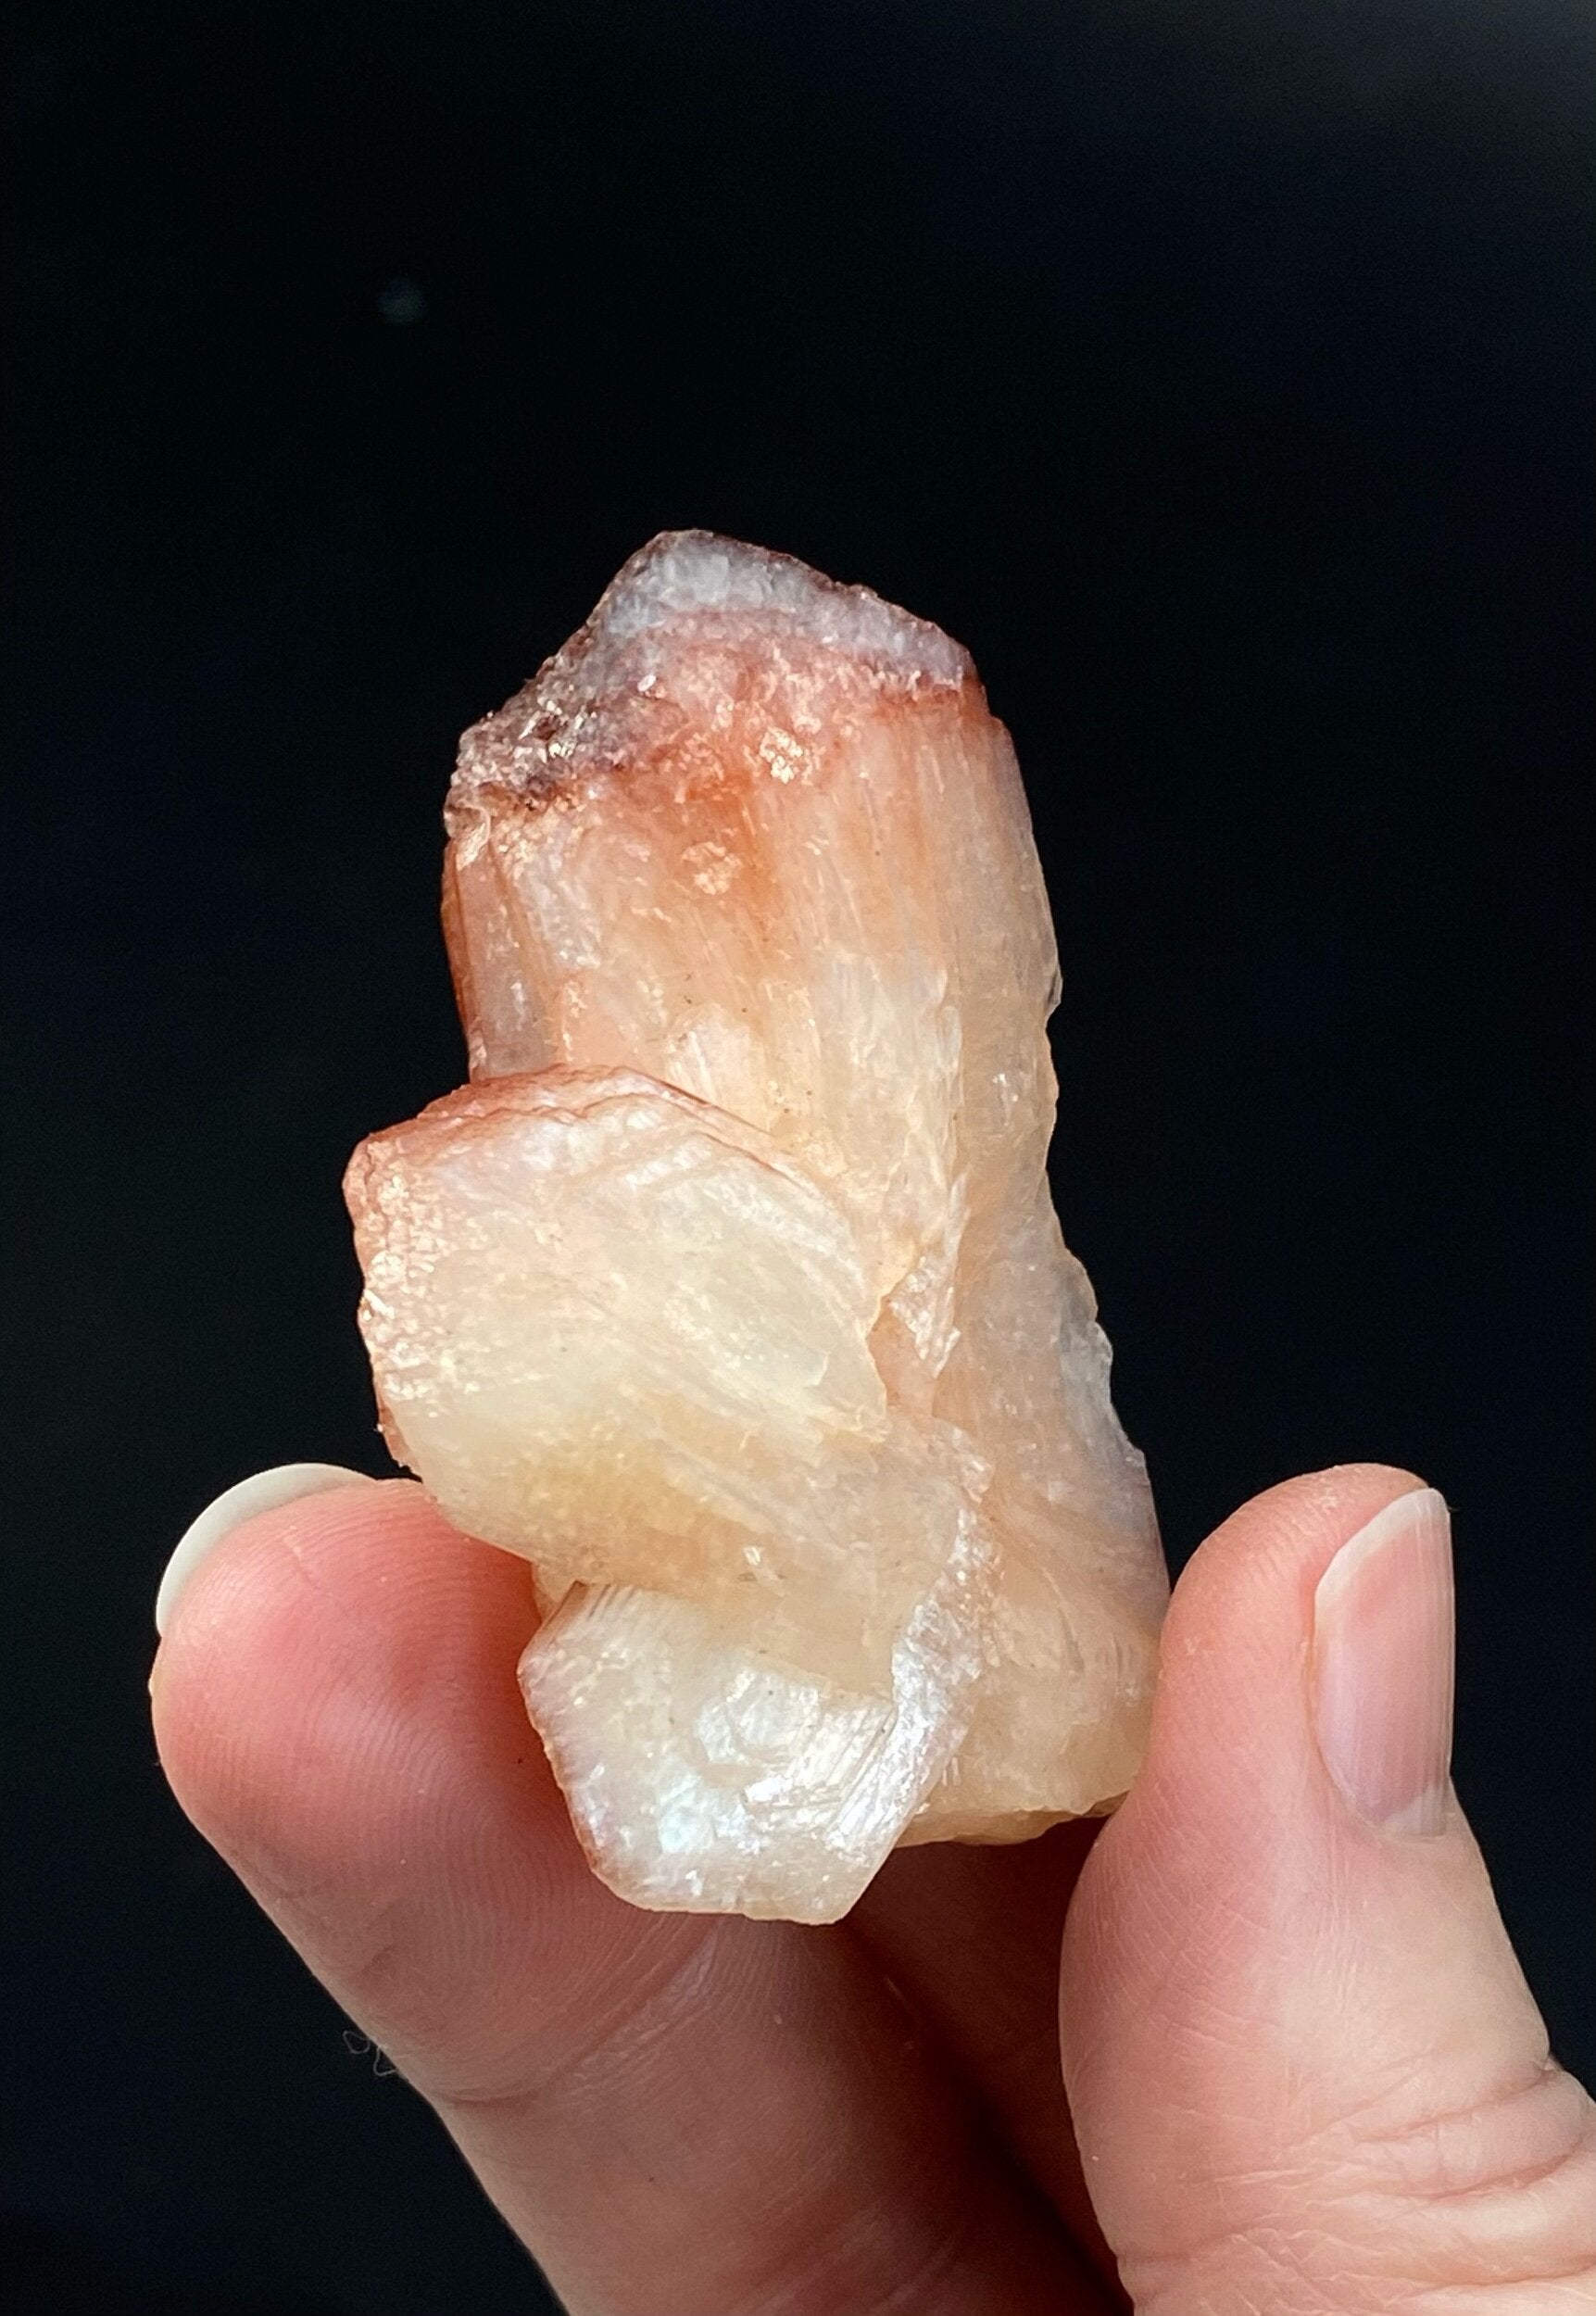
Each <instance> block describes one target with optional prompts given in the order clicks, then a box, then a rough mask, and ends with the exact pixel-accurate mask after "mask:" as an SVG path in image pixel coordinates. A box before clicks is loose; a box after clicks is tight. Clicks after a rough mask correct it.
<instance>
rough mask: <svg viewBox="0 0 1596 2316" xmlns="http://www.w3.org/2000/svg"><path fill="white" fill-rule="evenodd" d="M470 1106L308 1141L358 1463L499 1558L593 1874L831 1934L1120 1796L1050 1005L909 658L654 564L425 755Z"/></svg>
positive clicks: (628, 574) (950, 690)
mask: <svg viewBox="0 0 1596 2316" xmlns="http://www.w3.org/2000/svg"><path fill="white" fill-rule="evenodd" d="M446 822H447V827H448V834H449V847H448V857H447V863H446V877H445V904H444V914H445V925H446V932H447V936H448V942H449V949H450V954H451V959H452V962H453V966H454V973H455V980H456V986H457V988H458V990H459V999H460V1006H461V1011H462V1013H463V1015H464V1018H465V1025H466V1031H467V1037H468V1039H469V1044H470V1052H471V1084H470V1086H468V1087H466V1088H464V1089H462V1090H461V1091H459V1092H458V1093H455V1094H451V1095H448V1096H447V1097H446V1099H445V1100H443V1101H438V1102H435V1103H434V1104H433V1106H432V1107H431V1108H430V1109H428V1110H426V1111H424V1112H423V1113H422V1114H421V1116H420V1117H419V1118H416V1119H413V1120H411V1121H410V1122H409V1123H408V1124H407V1125H404V1126H398V1127H393V1128H392V1129H390V1130H389V1131H388V1132H386V1133H382V1134H378V1135H375V1136H373V1137H372V1138H371V1139H370V1140H369V1141H367V1142H366V1143H364V1144H363V1145H362V1146H361V1148H360V1149H359V1150H358V1152H357V1153H356V1155H355V1158H354V1160H353V1162H352V1164H351V1166H350V1169H349V1176H348V1181H347V1190H348V1197H349V1203H350V1207H351V1210H352V1212H353V1215H354V1217H355V1226H356V1237H357V1243H358V1250H359V1254H360V1259H361V1262H362V1265H363V1266H364V1270H365V1275H366V1292H365V1296H364V1299H363V1301H362V1303H361V1327H362V1329H363V1331H364V1334H365V1339H366V1342H367V1346H368V1349H369V1350H370V1353H371V1364H372V1367H373V1370H374V1373H375V1376H376V1381H377V1390H378V1396H379V1401H380V1403H381V1407H382V1412H383V1426H384V1430H385V1433H386V1436H387V1439H388V1441H389V1443H390V1445H391V1447H392V1448H393V1451H394V1453H395V1454H396V1456H397V1457H398V1458H399V1459H400V1460H401V1461H402V1462H403V1463H405V1464H406V1465H408V1466H409V1467H410V1468H411V1469H412V1470H414V1471H415V1472H417V1473H418V1474H419V1475H420V1477H421V1479H422V1480H423V1482H424V1483H425V1485H426V1487H427V1488H428V1489H429V1491H430V1492H432V1494H433V1495H434V1497H435V1498H436V1500H437V1502H438V1503H439V1504H440V1505H441V1506H442V1507H443V1510H444V1511H445V1513H446V1515H447V1517H448V1518H449V1519H450V1520H451V1521H452V1522H453V1523H454V1524H455V1525H456V1526H457V1527H458V1528H459V1529H463V1530H465V1531H466V1532H468V1533H469V1534H471V1535H473V1536H477V1537H482V1538H484V1539H486V1540H487V1541H488V1542H492V1543H495V1544H498V1545H502V1546H504V1547H506V1548H507V1549H509V1550H510V1551H512V1552H516V1553H520V1554H524V1556H525V1557H526V1558H527V1559H528V1560H529V1561H530V1562H531V1563H532V1566H533V1568H534V1572H535V1579H536V1590H537V1595H538V1602H539V1606H540V1609H541V1612H542V1621H541V1624H540V1627H539V1630H538V1631H537V1634H536V1636H535V1638H534V1640H533V1641H532V1643H531V1644H530V1645H529V1647H528V1649H527V1651H526V1654H525V1656H524V1658H523V1659H522V1668H521V1679H522V1690H523V1693H524V1694H525V1697H526V1702H527V1707H528V1710H529V1712H530V1714H531V1716H532V1718H533V1720H534V1723H535V1725H536V1727H537V1729H538V1731H539V1732H540V1734H541V1736H542V1739H543V1741H544V1743H545V1745H546V1747H547V1753H548V1756H549V1759H550V1761H551V1763H552V1764H553V1767H554V1770H555V1773H556V1775H557V1777H558V1778H559V1782H560V1784H561V1786H562V1788H563V1790H564V1792H565V1794H566V1797H567V1799H568V1802H569V1804H570V1807H571V1811H572V1818H573V1819H574V1822H575V1824H576V1828H577V1831H578V1832H579V1834H580V1836H581V1838H582V1841H583V1843H584V1846H585V1848H586V1850H587V1852H588V1855H589V1857H591V1859H592V1861H593V1864H594V1866H595V1868H596V1869H597V1872H598V1873H599V1874H600V1875H601V1876H602V1877H603V1879H604V1880H605V1881H606V1882H609V1885H610V1886H611V1887H612V1888H613V1889H615V1890H617V1891H619V1892H620V1893H621V1894H622V1896H624V1897H627V1898H629V1899H631V1900H633V1901H634V1902H635V1904H638V1905H641V1906H649V1907H687V1908H693V1909H696V1910H701V1911H716V1912H737V1913H744V1914H755V1915H776V1916H783V1917H786V1918H788V1919H791V1920H798V1921H828V1920H833V1919H835V1918H836V1916H838V1915H840V1914H842V1913H843V1912H845V1911H846V1910H847V1908H848V1907H849V1906H850V1905H851V1904H852V1903H853V1901H854V1899H855V1898H856V1897H857V1896H858V1895H859V1894H860V1892H861V1890H862V1889H863V1888H864V1886H865V1884H866V1883H867V1882H868V1881H869V1880H870V1878H871V1876H872V1875H873V1873H874V1872H875V1870H876V1869H877V1868H878V1867H879V1865H880V1864H881V1862H882V1860H883V1859H884V1857H886V1854H887V1852H888V1851H889V1850H890V1849H891V1848H892V1847H893V1846H894V1844H897V1843H900V1842H915V1841H937V1840H974V1841H1013V1840H1020V1839H1024V1837H1025V1836H1027V1835H1029V1834H1031V1833H1034V1832H1037V1831H1040V1830H1041V1828H1043V1827H1044V1826H1046V1825H1049V1824H1050V1823H1052V1822H1053V1821H1054V1820H1055V1819H1060V1818H1062V1817H1067V1816H1073V1815H1079V1814H1082V1813H1085V1812H1088V1811H1093V1810H1099V1809H1101V1808H1103V1807H1105V1806H1109V1805H1110V1804H1112V1801H1113V1800H1114V1799H1115V1798H1116V1797H1117V1796H1118V1795H1119V1794H1122V1793H1123V1792H1124V1791H1125V1786H1126V1785H1127V1784H1128V1782H1129V1781H1130V1778H1131V1776H1132V1774H1133V1772H1134V1770H1135V1768H1136V1766H1137V1757H1138V1754H1139V1751H1140V1747H1141V1743H1142V1740H1143V1733H1144V1728H1145V1721H1146V1714H1147V1707H1148V1701H1149V1696H1150V1688H1151V1683H1152V1678H1153V1669H1154V1664H1155V1657H1156V1649H1157V1631H1158V1624H1159V1619H1160V1616H1161V1613H1162V1604H1163V1597H1164V1573H1163V1566H1162V1558H1161V1555H1160V1552H1159V1546H1158V1535H1157V1529H1156V1525H1155V1522H1154V1517H1153V1512H1152V1505H1151V1500H1150V1495H1149V1492H1148V1486H1147V1479H1146V1474H1145V1471H1144V1468H1143V1466H1142V1462H1141V1458H1140V1457H1139V1456H1138V1455H1137V1453H1136V1451H1135V1450H1134V1449H1133V1448H1131V1447H1130V1446H1129V1445H1128V1444H1127V1442H1126V1441H1125V1437H1124V1434H1123V1433H1122V1432H1121V1430H1120V1429H1119V1426H1118V1423H1117V1422H1116V1420H1115V1417H1114V1415H1113V1411H1112V1406H1111V1404H1110V1399H1109V1351H1108V1345H1107V1343H1106V1341H1105V1340H1104V1338H1103V1335H1102V1333H1101V1330H1100V1328H1099V1327H1098V1325H1097V1321H1096V1316H1095V1306H1094V1303H1093V1299H1092V1294H1091V1290H1090V1288H1089V1286H1088V1284H1087V1278H1086V1276H1085V1273H1084V1272H1083V1271H1082V1269H1081V1266H1080V1265H1079V1264H1078V1263H1077V1262H1076V1261H1075V1260H1074V1257H1073V1256H1072V1255H1070V1254H1069V1253H1068V1252H1066V1251H1065V1248H1064V1245H1063V1242H1062V1238H1061V1236H1060V1233H1059V1226H1058V1223H1057V1220H1056V1218H1055V1216H1054V1214H1053V1209H1052V1204H1051V1202H1050V1199H1049V1193H1048V1185H1047V1175H1046V1156H1047V1147H1048V1140H1049V1134H1050V1131H1051V1127H1052V1119H1053V1107H1054V1092H1055V1088H1054V1080H1053V1075H1052V1069H1051V1065H1050V1062H1049V1051H1048V1043H1047V1037H1046V1029H1045V1025H1046V1020H1047V1016H1048V1014H1049V1012H1050V1010H1051V1008H1052V1006H1053V1004H1054V1002H1055V1000H1056V997H1057V992H1058V975H1057V961H1056V954H1055V950H1054V945H1053V938H1052V930H1051V925H1050V921H1049V913H1048V906H1047V898H1046V895H1045V892H1044V890H1043V887H1042V880H1041V874H1040V869H1039V866H1038V863H1037V855H1036V850H1035V847H1034V845H1033V843H1032V839H1031V832H1030V824H1029V820H1028V817H1027V814H1026V809H1025V801H1024V792H1023V790H1022V787H1021V785H1020V779H1019V774H1018V772H1017V769H1016V767H1015V763H1014V758H1013V752H1012V749H1011V747H1010V744H1009V739H1008V736H1007V734H1006V733H1005V732H1004V730H1003V728H1002V726H1001V725H1000V724H998V723H996V722H995V721H994V719H993V718H992V716H991V715H990V714H989V713H988V711H987V705H986V700H985V698H984V696H983V694H982V691H981V688H980V686H979V684H978V682H977V680H976V677H975V674H974V669H973V668H972V666H971V664H970V661H969V660H968V659H967V657H966V656H965V654H964V653H963V652H962V651H961V649H960V648H959V647H958V646H957V645H956V644H954V643H952V642H951V641H950V640H949V638H948V637H947V636H944V635H942V634H941V633H940V632H939V631H938V630H937V629H936V628H934V627H931V626H928V625H926V624H925V623H923V622H922V621H919V620H916V619H912V618H911V617H910V616H909V615H908V613H906V612H903V611H900V610H896V609H894V608H893V607H892V606H890V605H888V604H886V603H884V602H882V601H881V600H880V599H879V598H876V597H875V596H873V595H872V594H870V593H869V592H868V591H867V590H865V589H863V588H858V587H841V586H837V585H834V584H833V583H832V582H830V581H829V580H826V579H823V578H822V577H821V576H820V575H819V574H818V573H815V572H812V571H810V570H809V569H807V568H806V567H805V566H804V565H802V564H801V563H798V562H794V561H792V560H788V559H787V558H785V557H783V556H778V555H773V554H769V553H766V552H764V551H763V550H761V549H759V548H750V547H743V546H738V545H736V544H735V543H734V542H732V541H729V540H725V539H719V538H714V537H711V536H710V535H706V534H703V533H698V532H685V533H677V534H671V535H665V536H662V537H660V538H658V539H656V540H654V541H653V543H652V544H651V545H650V546H648V547H647V548H643V549H642V551H641V552H640V553H639V554H637V555H635V556H634V557H633V559H632V560H631V561H630V562H629V563H628V564H627V565H626V566H625V568H624V569H623V570H622V573H621V574H620V576H619V577H618V578H617V579H616V580H615V582H614V583H613V585H611V586H610V587H609V590H608V591H607V593H606V594H605V596H604V597H603V598H602V600H601V601H600V603H599V605H598V607H597V610H595V612H594V614H593V616H592V618H591V619H590V620H589V621H588V623H587V624H586V625H585V626H584V628H582V629H581V630H580V631H579V633H578V634H577V635H576V636H573V637H572V640H571V642H570V643H569V644H567V645H566V647H565V648H564V649H563V650H562V651H560V652H559V653H557V654H556V656H555V657H554V658H553V659H552V660H550V661H548V662H547V664H546V666H545V667H544V668H543V670H542V671H541V673H539V674H538V676H537V677H536V678H535V680H534V682H533V683H532V684H530V685H529V686H527V688H526V689H525V690H524V691H522V692H521V693H520V694H518V695H517V697H516V698H515V699H512V700H510V701H509V704H508V706H506V707H504V708H502V709H501V710H500V711H498V712H497V714H496V715H493V716H490V717H488V718H487V719H486V721H485V722H484V723H482V724H477V725H476V726H474V727H473V728H472V729H471V731H470V732H468V733H467V734H466V736H465V739H464V741H463V743H462V745H461V749H460V756H459V766H458V769H457V771H456V774H455V778H454V782H453V785H452V787H451V789H450V792H449V799H448V805H447V812H446Z"/></svg>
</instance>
